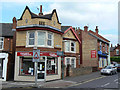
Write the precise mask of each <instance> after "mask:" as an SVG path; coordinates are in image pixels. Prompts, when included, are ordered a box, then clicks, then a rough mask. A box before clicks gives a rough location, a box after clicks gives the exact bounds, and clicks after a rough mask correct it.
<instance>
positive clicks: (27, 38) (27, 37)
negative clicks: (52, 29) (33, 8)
mask: <svg viewBox="0 0 120 90" xmlns="http://www.w3.org/2000/svg"><path fill="white" fill-rule="evenodd" d="M30 32H34V34H35V35H36V32H35V31H27V36H26V41H27V42H26V47H34V46H35V43H36V42H35V39H36V38H35V36H34V45H29V33H30Z"/></svg>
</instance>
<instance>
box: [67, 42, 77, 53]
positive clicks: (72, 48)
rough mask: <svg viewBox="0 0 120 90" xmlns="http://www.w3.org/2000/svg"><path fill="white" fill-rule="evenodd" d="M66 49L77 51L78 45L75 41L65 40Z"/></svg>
mask: <svg viewBox="0 0 120 90" xmlns="http://www.w3.org/2000/svg"><path fill="white" fill-rule="evenodd" d="M65 51H66V52H75V51H76V45H75V42H74V41H66V42H65Z"/></svg>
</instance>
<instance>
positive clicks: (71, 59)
mask: <svg viewBox="0 0 120 90" xmlns="http://www.w3.org/2000/svg"><path fill="white" fill-rule="evenodd" d="M67 58H69V59H70V65H71V62H72V59H74V68H76V57H65V65H66V66H67Z"/></svg>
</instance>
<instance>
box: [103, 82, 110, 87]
mask: <svg viewBox="0 0 120 90" xmlns="http://www.w3.org/2000/svg"><path fill="white" fill-rule="evenodd" d="M109 84H110V83H106V84H104V85H102V86H101V87H105V86H107V85H109Z"/></svg>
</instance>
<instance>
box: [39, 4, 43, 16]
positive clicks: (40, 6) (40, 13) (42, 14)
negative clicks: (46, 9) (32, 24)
mask: <svg viewBox="0 0 120 90" xmlns="http://www.w3.org/2000/svg"><path fill="white" fill-rule="evenodd" d="M39 15H43V13H42V5H40V13H39Z"/></svg>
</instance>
